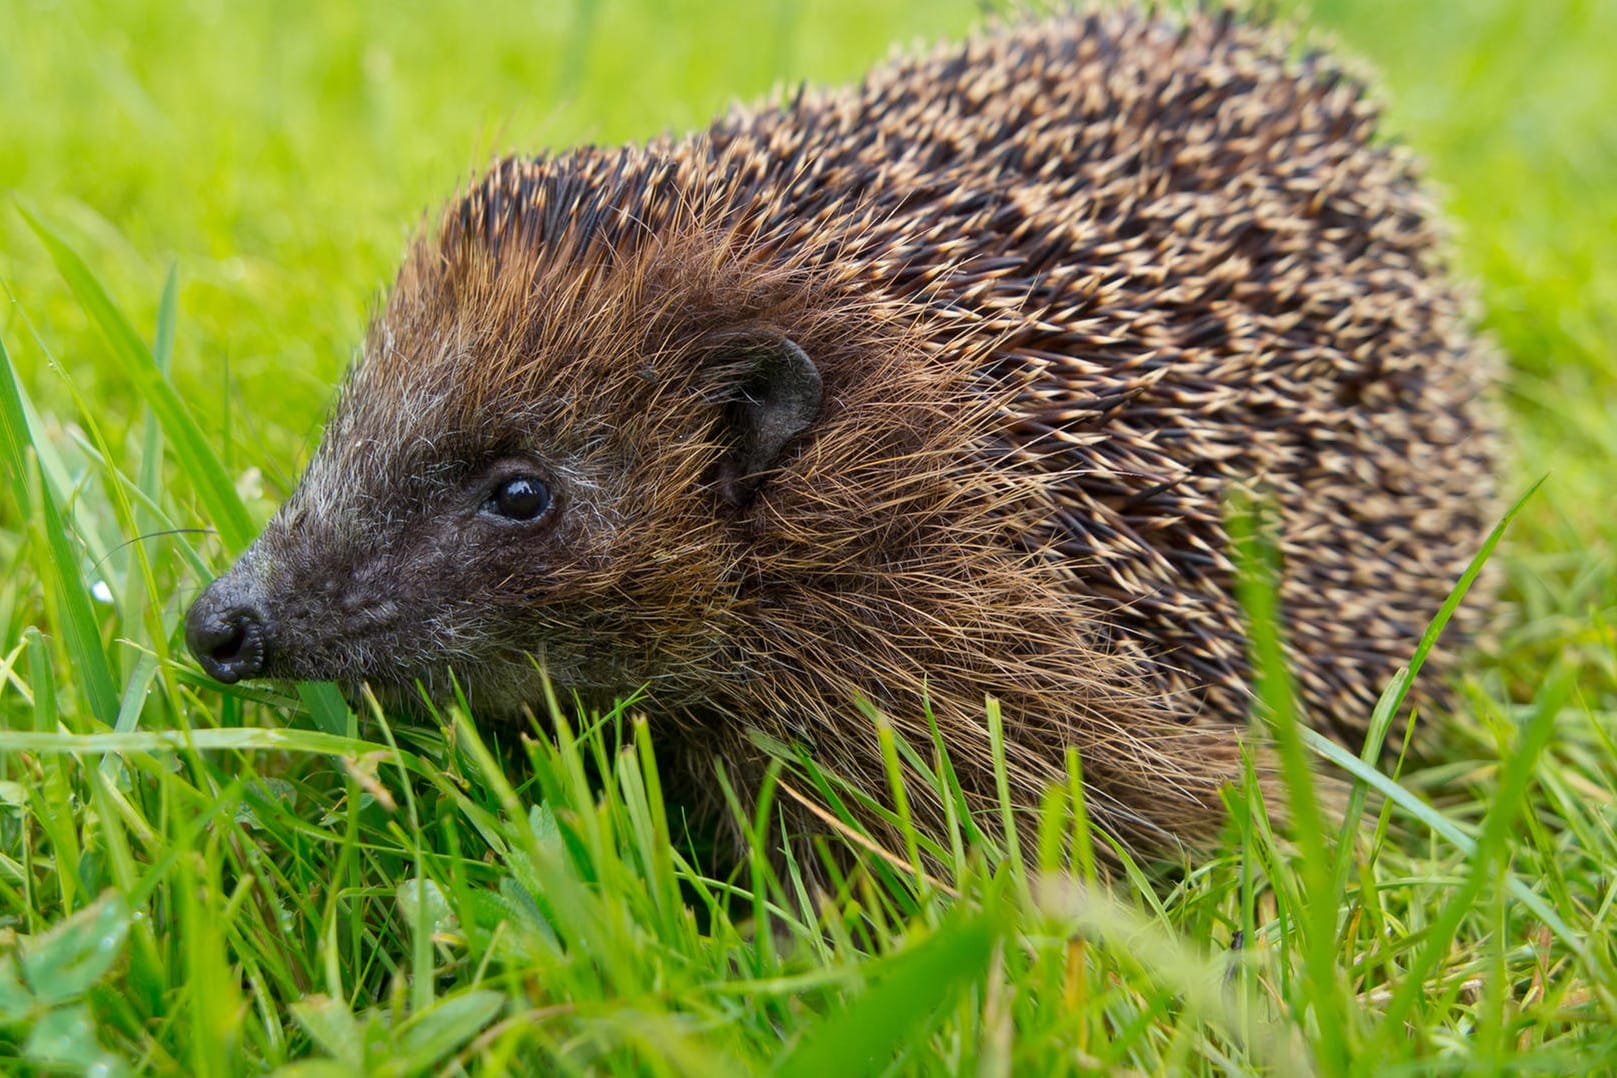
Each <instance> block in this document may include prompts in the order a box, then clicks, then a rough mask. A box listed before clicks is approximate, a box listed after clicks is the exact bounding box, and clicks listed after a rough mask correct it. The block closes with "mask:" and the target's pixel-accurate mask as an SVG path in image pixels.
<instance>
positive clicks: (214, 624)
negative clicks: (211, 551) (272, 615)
mask: <svg viewBox="0 0 1617 1078" xmlns="http://www.w3.org/2000/svg"><path fill="white" fill-rule="evenodd" d="M268 620H269V619H268V618H267V617H266V616H265V614H264V611H263V609H262V607H261V606H259V604H258V603H257V602H255V601H254V600H253V599H252V597H250V596H249V595H247V594H244V590H243V589H242V588H241V587H240V586H239V585H238V584H236V583H235V582H234V581H232V580H231V578H230V577H228V576H225V577H220V578H219V579H218V580H215V581H214V582H213V583H212V584H209V585H208V587H207V590H205V591H204V592H203V593H202V594H201V596H199V597H198V599H197V601H196V602H194V603H192V604H191V609H190V610H189V611H188V612H187V613H186V615H185V643H186V644H187V646H189V647H190V649H191V654H192V655H195V656H196V659H197V662H199V663H201V664H202V669H203V670H206V671H207V672H208V675H209V676H210V677H212V678H214V679H215V680H217V681H222V682H224V683H225V684H226V685H233V684H235V683H236V682H238V681H241V680H242V679H243V678H250V677H257V676H258V675H259V674H260V673H262V672H263V670H264V658H265V651H266V644H267V643H268V636H269V633H268V632H267V630H266V626H267V623H268Z"/></svg>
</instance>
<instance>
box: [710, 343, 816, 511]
mask: <svg viewBox="0 0 1617 1078" xmlns="http://www.w3.org/2000/svg"><path fill="white" fill-rule="evenodd" d="M732 358H733V360H734V361H735V367H734V370H735V371H736V380H735V382H734V383H733V385H732V386H731V391H730V396H729V400H728V401H727V403H726V404H725V406H724V424H725V426H726V427H727V428H728V430H729V432H730V444H731V449H730V452H729V453H728V454H726V456H725V457H724V459H723V460H722V461H720V462H719V483H718V486H719V495H720V497H722V498H723V499H724V500H725V501H727V502H729V503H730V504H731V505H735V506H741V505H745V504H746V503H747V502H749V501H750V500H752V496H753V495H754V494H755V493H757V491H758V485H759V484H760V483H762V482H763V475H762V474H761V473H763V472H767V471H768V470H769V469H771V468H773V467H775V464H776V462H778V461H779V460H780V455H781V453H782V452H784V451H785V449H786V447H787V446H788V445H790V444H791V442H792V439H794V438H796V437H797V436H798V435H800V434H802V433H803V432H804V431H806V430H808V428H809V424H811V423H813V422H814V420H815V419H816V418H817V417H818V416H819V414H820V402H821V400H822V398H823V396H824V386H823V385H822V383H821V381H820V369H819V368H818V367H816V366H815V365H814V361H813V360H812V359H810V358H809V357H808V353H807V352H804V351H803V350H802V349H801V348H799V347H798V346H797V344H796V342H795V341H791V340H788V339H786V338H781V339H780V340H778V341H770V342H767V343H763V344H759V345H749V346H748V347H747V348H746V349H745V350H744V351H742V352H741V353H740V354H739V355H736V356H734V357H732Z"/></svg>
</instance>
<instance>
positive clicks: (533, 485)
mask: <svg viewBox="0 0 1617 1078" xmlns="http://www.w3.org/2000/svg"><path fill="white" fill-rule="evenodd" d="M549 506H550V491H548V490H546V489H545V485H544V484H543V483H541V482H539V480H537V479H535V478H534V477H533V476H531V475H519V476H517V477H516V478H514V479H507V480H504V481H503V482H501V483H500V484H499V485H498V486H496V487H495V488H494V491H493V493H491V494H490V495H489V496H488V501H486V502H484V503H483V511H484V512H485V513H493V514H494V515H495V516H497V517H505V518H506V519H507V520H537V519H538V518H539V515H540V514H541V513H543V512H544V511H545V510H546V509H547V508H549Z"/></svg>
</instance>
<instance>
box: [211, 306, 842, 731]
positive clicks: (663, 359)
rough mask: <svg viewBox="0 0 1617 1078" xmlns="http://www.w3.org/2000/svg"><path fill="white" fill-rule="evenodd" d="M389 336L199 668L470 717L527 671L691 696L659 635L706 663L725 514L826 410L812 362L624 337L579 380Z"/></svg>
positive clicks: (730, 520) (264, 544)
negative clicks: (330, 686)
mask: <svg viewBox="0 0 1617 1078" xmlns="http://www.w3.org/2000/svg"><path fill="white" fill-rule="evenodd" d="M400 321H403V319H401V318H399V317H398V315H397V313H396V312H390V313H389V316H388V320H387V322H384V324H383V326H382V327H381V328H380V329H379V331H378V332H377V333H375V334H373V337H372V341H371V344H370V345H369V346H368V349H367V353H366V355H365V357H364V358H363V359H362V360H361V361H360V363H359V364H358V365H357V366H356V367H355V369H354V370H353V371H352V372H351V374H350V377H349V379H348V384H347V385H346V387H345V390H344V392H343V394H342V397H341V399H340V401H339V404H338V406H337V408H336V410H335V412H334V414H333V416H332V418H331V421H330V423H329V425H328V428H327V431H326V435H325V438H324V440H323V441H322V444H321V446H320V448H319V450H318V451H317V453H316V455H315V457H314V459H313V460H312V461H311V463H310V466H309V468H308V471H307V472H306V473H305V475H304V477H303V479H302V481H301V482H300V484H299V487H298V489H297V490H296V491H295V493H294V494H293V496H292V497H291V499H289V500H288V502H287V503H286V504H285V505H284V506H283V507H282V508H281V510H280V511H279V512H278V513H277V514H276V516H275V517H274V518H273V519H272V520H271V522H270V523H269V525H268V526H267V527H266V529H265V531H264V533H263V535H262V536H260V538H259V539H258V540H257V542H256V543H254V545H253V546H252V548H251V549H250V550H249V551H248V552H247V553H246V555H244V556H243V558H242V559H241V561H240V562H239V563H238V564H237V565H236V566H235V567H234V568H233V569H232V570H231V571H230V572H229V573H227V574H226V575H224V576H223V577H221V578H220V579H218V580H216V581H215V582H214V583H213V584H212V585H211V586H210V587H209V588H208V589H207V590H206V591H205V592H204V594H203V595H202V596H201V598H199V599H198V600H197V602H196V603H195V604H194V605H193V607H192V609H191V611H190V612H189V614H188V617H187V639H188V642H189V643H190V646H191V649H192V651H193V652H194V653H195V654H196V656H197V658H198V660H199V661H200V662H201V663H202V665H203V667H204V668H205V669H206V670H207V671H208V672H209V673H210V674H212V675H213V676H214V677H216V678H218V679H219V680H221V681H225V682H234V681H237V680H241V679H245V678H255V677H269V678H296V679H311V680H335V681H339V682H342V683H344V684H345V685H346V686H348V687H350V688H351V689H357V687H358V685H359V684H360V683H369V684H370V685H371V686H372V687H373V688H374V689H375V690H376V691H377V693H378V695H379V696H381V697H382V698H383V699H384V700H387V701H389V702H394V703H403V704H406V705H408V704H410V703H411V702H412V701H419V699H420V693H421V691H422V690H425V692H426V693H427V694H428V695H429V696H431V697H436V698H440V699H442V698H449V697H451V694H452V687H453V686H455V685H458V686H459V687H460V688H461V689H462V690H463V691H465V692H466V694H467V697H468V699H469V701H470V702H471V703H472V705H473V706H474V708H475V709H476V710H477V711H478V713H480V714H484V715H490V714H493V715H500V714H513V713H519V712H520V711H521V709H522V708H524V707H531V706H533V705H534V704H535V703H536V702H537V701H539V700H542V699H543V695H542V693H543V689H542V678H543V676H544V675H542V674H541V671H544V674H548V676H550V677H551V678H552V679H553V680H554V681H555V682H556V684H557V685H558V686H559V687H560V688H562V689H563V690H564V691H576V692H578V693H580V694H581V695H583V696H584V697H585V698H586V699H602V700H610V699H611V697H613V696H614V695H622V694H627V693H629V692H632V691H634V690H636V689H638V688H640V687H642V686H646V685H650V686H651V687H652V689H653V692H654V695H659V698H660V699H663V700H672V701H674V702H685V701H681V700H680V699H679V696H678V688H677V686H678V684H679V681H680V677H679V674H680V671H679V670H677V669H673V668H671V665H670V660H669V658H668V656H667V655H666V654H664V652H665V651H666V647H665V645H666V642H667V641H668V640H669V639H670V638H671V636H675V637H677V638H678V639H680V641H681V648H680V658H679V663H680V664H683V665H690V664H692V662H693V658H694V660H696V661H698V662H699V664H700V665H701V666H703V667H704V668H707V669H712V667H713V666H714V665H715V664H717V663H719V662H720V660H719V659H718V658H717V656H718V655H719V654H720V653H721V652H722V651H723V650H724V648H725V639H724V627H723V626H724V622H723V619H722V617H718V616H716V615H715V614H714V612H713V609H712V608H716V607H720V606H722V605H723V599H724V597H725V596H726V594H728V593H731V592H733V591H734V589H735V588H736V586H737V585H736V583H735V581H736V579H737V577H738V575H739V566H740V564H741V562H742V557H741V553H740V546H739V543H738V541H737V539H736V538H735V533H736V529H735V520H736V514H737V511H738V510H743V509H744V508H745V507H746V506H747V505H748V504H749V503H750V502H751V501H753V500H754V497H755V495H756V494H757V491H758V487H759V483H760V481H761V479H762V474H761V473H765V472H767V471H768V470H769V469H770V468H772V467H774V465H775V463H776V460H777V458H779V457H780V456H781V454H782V452H783V451H784V450H785V448H786V447H787V446H788V444H789V443H791V442H792V441H793V440H794V439H796V438H797V437H798V436H799V435H800V434H802V433H803V432H804V431H805V430H806V428H807V426H808V425H809V423H810V421H811V420H812V419H813V418H814V417H815V415H816V414H817V413H818V409H819V405H820V393H821V387H820V381H819V375H818V371H817V369H816V367H815V365H814V363H813V362H812V361H811V360H810V359H809V357H808V356H807V355H806V354H805V353H804V352H803V350H802V349H801V348H799V347H797V346H796V345H795V344H794V343H793V342H791V341H790V340H788V339H784V338H782V337H781V336H779V335H778V334H770V333H760V332H756V331H754V332H748V333H732V332H726V333H722V334H720V335H719V338H718V339H717V341H715V340H711V339H709V340H706V341H705V342H693V341H687V342H686V345H687V346H686V347H682V348H678V349H661V350H659V352H658V355H657V356H656V357H650V356H648V355H647V354H646V352H645V350H644V345H643V343H641V344H638V345H636V344H635V343H634V342H631V341H629V340H627V339H625V338H624V337H623V336H622V335H619V337H618V338H617V339H616V344H615V345H608V346H603V347H602V348H600V349H598V350H597V351H596V352H594V353H593V354H591V355H588V356H582V357H580V358H579V359H578V360H577V361H576V362H574V363H572V364H567V363H562V362H558V361H557V360H556V359H555V357H554V352H555V351H556V350H558V349H559V347H560V345H559V343H558V342H557V341H556V340H555V339H554V335H553V336H552V339H548V340H544V339H539V337H538V336H537V335H536V334H523V335H518V337H524V336H526V337H528V338H529V340H530V342H533V343H530V344H529V346H528V347H529V348H530V349H545V350H547V351H549V352H550V353H552V354H551V355H549V356H541V357H538V361H537V362H528V361H527V359H526V357H524V356H518V355H514V354H512V353H511V352H510V351H509V350H508V346H506V345H503V344H501V343H499V342H495V341H492V340H484V341H479V340H478V339H477V335H476V334H474V333H471V332H469V329H470V326H471V324H472V323H468V322H467V321H466V320H465V318H464V316H463V317H462V319H461V321H460V322H459V323H458V324H457V325H456V326H455V327H453V331H452V332H449V331H445V330H444V329H442V328H440V329H439V330H436V331H434V332H432V333H430V334H428V335H427V338H428V339H425V340H423V339H421V335H420V334H419V333H416V334H413V335H411V336H405V335H403V334H400V333H398V332H397V329H398V326H397V325H396V324H394V323H398V322H400ZM506 336H507V337H509V336H510V335H509V334H507V335H506ZM445 340H454V341H456V342H458V344H457V345H456V346H455V347H454V348H453V349H450V348H448V347H446V346H444V345H443V344H441V343H440V342H442V341H445ZM468 342H469V343H468ZM502 347H503V348H506V349H507V350H505V351H499V350H496V349H499V348H502ZM569 368H571V376H570V377H565V378H557V377H548V378H538V379H535V378H532V377H527V376H523V375H521V373H520V372H525V371H530V370H540V371H546V372H555V371H558V370H560V371H567V370H568V369H569ZM604 371H615V372H620V374H621V376H618V377H606V376H603V375H602V372H604ZM496 374H498V375H501V377H499V378H498V379H496V378H495V377H493V376H494V375H496ZM581 385H585V386H589V387H591V390H592V392H590V393H588V394H583V393H581V392H580V389H579V387H580V386H581ZM704 641H705V643H704ZM659 688H660V689H661V690H662V692H661V693H660V694H659V693H658V692H657V690H658V689H659Z"/></svg>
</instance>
